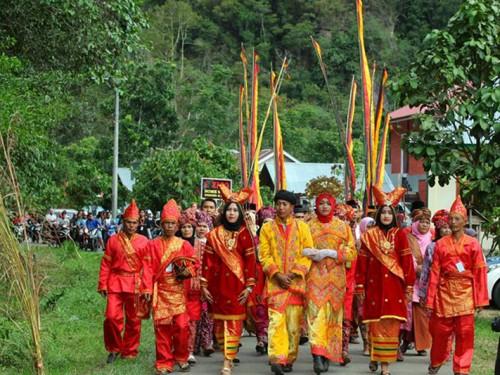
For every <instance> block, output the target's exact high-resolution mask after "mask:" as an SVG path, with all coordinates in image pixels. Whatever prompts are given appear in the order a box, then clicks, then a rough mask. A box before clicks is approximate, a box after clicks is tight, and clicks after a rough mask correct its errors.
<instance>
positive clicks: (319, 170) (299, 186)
mask: <svg viewBox="0 0 500 375" xmlns="http://www.w3.org/2000/svg"><path fill="white" fill-rule="evenodd" d="M265 167H266V168H267V170H268V171H269V175H270V176H271V178H272V180H273V183H275V172H274V163H272V162H267V163H265ZM358 167H359V169H360V176H362V177H361V178H358V179H357V181H356V185H357V189H358V190H363V189H364V188H365V179H364V175H365V173H364V165H358ZM285 169H286V185H287V189H288V190H290V191H293V192H295V193H304V192H305V190H306V185H307V183H308V182H309V181H311V180H312V179H313V178H317V177H321V176H326V177H330V176H335V177H337V178H338V180H339V181H343V180H344V164H341V163H333V164H332V163H285ZM332 171H334V173H332ZM384 172H385V177H384V184H383V190H384V191H392V190H394V185H393V183H392V181H391V178H390V176H389V175H388V174H387V172H386V171H385V170H384Z"/></svg>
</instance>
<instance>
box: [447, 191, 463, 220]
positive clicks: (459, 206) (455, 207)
mask: <svg viewBox="0 0 500 375" xmlns="http://www.w3.org/2000/svg"><path fill="white" fill-rule="evenodd" d="M451 214H460V215H462V216H463V218H464V219H465V220H467V209H466V208H465V206H464V204H463V203H462V198H460V195H457V198H456V199H455V202H453V204H452V205H451V208H450V215H451Z"/></svg>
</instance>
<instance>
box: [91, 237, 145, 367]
mask: <svg viewBox="0 0 500 375" xmlns="http://www.w3.org/2000/svg"><path fill="white" fill-rule="evenodd" d="M147 243H148V239H147V238H146V237H144V236H141V235H140V234H133V235H132V237H131V238H128V237H127V236H126V235H125V233H123V232H120V233H118V234H117V235H116V236H112V237H110V239H109V240H108V242H107V244H106V249H105V251H104V255H103V257H102V260H101V267H100V272H99V285H98V288H97V289H98V291H105V292H106V293H107V303H106V313H105V319H104V345H105V347H106V351H108V352H109V353H120V354H121V356H122V357H124V358H134V357H136V356H137V354H138V348H139V345H140V338H141V319H140V318H139V317H137V304H138V299H139V293H140V292H141V287H142V286H141V275H142V272H143V261H144V260H145V259H144V258H146V260H147V258H148V255H147V249H146V246H147Z"/></svg>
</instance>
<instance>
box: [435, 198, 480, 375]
mask: <svg viewBox="0 0 500 375" xmlns="http://www.w3.org/2000/svg"><path fill="white" fill-rule="evenodd" d="M453 214H460V215H462V216H463V218H464V219H465V220H467V210H466V209H465V207H464V206H463V204H462V201H461V199H460V196H459V197H457V199H456V200H455V202H454V203H453V205H452V207H451V209H450V216H452V215H453ZM486 270H487V268H486V263H485V260H484V255H483V252H482V250H481V246H480V245H479V242H478V241H477V240H476V239H475V238H473V237H470V236H468V235H466V234H463V235H462V237H461V238H460V239H459V240H458V241H456V240H455V238H454V237H453V235H449V236H445V237H443V238H441V239H440V240H438V241H437V243H436V247H435V250H434V256H433V259H432V267H431V273H430V276H429V287H428V290H427V302H426V304H427V307H428V308H430V309H432V310H433V314H432V316H431V319H430V323H429V328H430V331H431V335H432V349H431V367H432V368H433V369H438V368H439V367H440V366H441V365H442V364H443V363H444V362H446V360H447V359H448V357H449V349H450V348H449V346H448V340H449V338H450V336H451V335H452V334H455V352H454V355H453V372H454V373H455V374H468V373H469V371H470V366H471V363H472V356H473V354H474V310H475V309H476V308H480V307H483V306H488V304H489V300H488V292H487V274H486Z"/></svg>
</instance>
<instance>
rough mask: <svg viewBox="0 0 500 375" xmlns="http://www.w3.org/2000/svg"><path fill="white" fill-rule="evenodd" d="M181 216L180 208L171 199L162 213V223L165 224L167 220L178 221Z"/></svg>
mask: <svg viewBox="0 0 500 375" xmlns="http://www.w3.org/2000/svg"><path fill="white" fill-rule="evenodd" d="M180 216H181V211H180V210H179V206H177V203H176V202H175V200H173V199H170V200H169V201H168V202H167V203H166V204H165V205H164V206H163V209H162V211H161V222H162V223H163V222H164V221H165V220H175V221H178V220H179V217H180Z"/></svg>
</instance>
